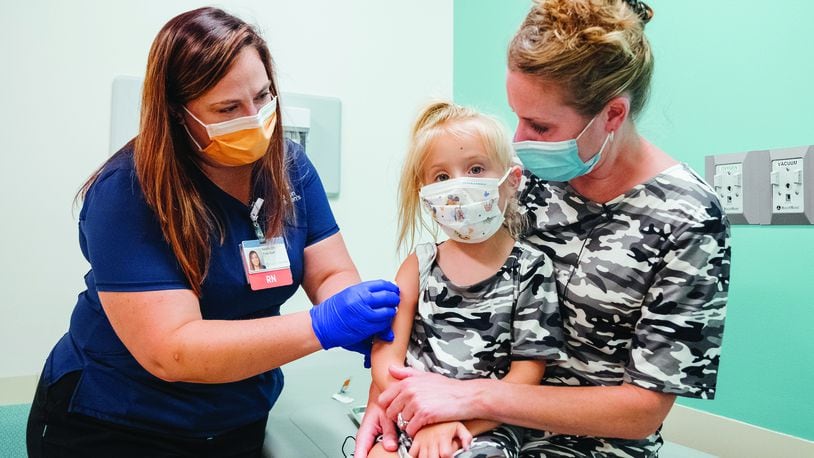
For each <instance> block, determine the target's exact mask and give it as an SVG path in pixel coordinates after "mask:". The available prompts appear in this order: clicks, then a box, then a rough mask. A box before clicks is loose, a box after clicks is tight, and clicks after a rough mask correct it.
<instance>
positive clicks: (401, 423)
mask: <svg viewBox="0 0 814 458" xmlns="http://www.w3.org/2000/svg"><path fill="white" fill-rule="evenodd" d="M408 424H410V422H409V421H408V420H405V419H404V417H402V416H401V412H399V414H398V416H397V417H396V425H397V426H398V427H399V429H401V430H403V429H404V428H406V427H407V425H408Z"/></svg>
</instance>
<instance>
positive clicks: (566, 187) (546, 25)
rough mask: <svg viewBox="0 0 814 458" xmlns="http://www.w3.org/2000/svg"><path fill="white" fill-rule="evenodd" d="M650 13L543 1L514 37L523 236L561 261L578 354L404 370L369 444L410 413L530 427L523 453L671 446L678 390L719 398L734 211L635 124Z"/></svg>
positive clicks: (414, 425)
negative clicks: (461, 375) (522, 373)
mask: <svg viewBox="0 0 814 458" xmlns="http://www.w3.org/2000/svg"><path fill="white" fill-rule="evenodd" d="M652 17H653V10H652V9H651V8H650V7H649V6H647V5H646V4H644V3H642V2H640V1H636V0H538V1H535V2H534V5H533V6H532V8H531V11H530V12H529V13H528V15H527V16H526V18H525V20H524V22H523V24H522V25H521V27H520V30H519V31H518V32H517V33H516V35H515V37H514V39H513V40H512V42H511V45H510V46H509V51H508V75H507V79H506V89H507V92H508V99H509V104H510V105H511V107H512V109H513V111H514V112H515V114H516V115H517V118H518V126H517V130H516V132H515V135H514V140H515V145H514V147H515V151H516V153H517V155H518V157H519V159H520V160H521V161H522V162H523V164H524V165H525V167H526V169H527V172H528V173H527V181H526V183H525V188H524V189H522V190H521V195H520V205H521V210H520V211H521V212H525V214H527V215H528V217H529V224H530V227H531V228H532V229H531V230H530V231H529V232H528V234H527V235H526V237H525V240H526V241H527V242H529V243H531V244H532V245H535V246H537V247H538V248H539V249H540V250H541V251H543V252H544V253H546V254H547V255H548V256H549V257H551V259H552V260H553V262H554V274H555V278H556V284H557V291H558V296H559V300H560V314H561V316H562V319H563V327H564V330H565V341H566V342H565V343H566V345H565V351H566V353H567V355H568V358H567V360H565V361H561V362H553V363H552V364H550V365H549V367H548V368H547V370H546V373H545V376H544V379H543V380H542V382H541V384H540V385H539V386H531V385H519V384H512V383H506V382H504V381H501V380H482V379H481V380H467V381H461V380H451V379H447V378H445V377H441V376H438V375H436V374H427V373H421V372H418V371H415V370H412V369H409V368H391V370H390V373H391V375H392V376H393V377H394V378H396V379H398V380H399V381H398V382H395V383H392V384H390V385H389V387H388V388H387V389H386V390H385V391H384V392H383V393H381V394H380V395H379V396H376V397H375V398H374V399H373V400H372V401H370V403H369V407H368V412H367V413H366V416H365V420H366V421H365V424H364V425H363V426H362V430H361V431H360V434H359V436H358V437H359V439H360V440H359V443H358V448H357V452H359V454H358V455H357V456H364V452H365V450H366V447H367V446H368V444H367V443H368V441H369V440H370V439H369V438H370V437H371V436H372V434H371V433H373V432H382V433H383V434H384V446H385V448H387V447H389V446H392V435H391V434H390V431H391V426H390V421H392V420H394V419H396V418H397V417H399V418H401V420H402V422H401V424H402V426H403V427H404V429H405V430H406V432H407V433H408V434H413V433H414V432H415V431H418V430H419V429H421V428H422V427H423V426H424V425H427V424H434V423H438V422H445V421H453V420H459V421H460V420H469V419H486V420H491V421H495V422H501V423H506V424H512V425H519V426H523V427H525V428H527V429H526V432H525V434H524V445H523V447H522V450H521V453H520V456H522V457H537V456H548V457H551V456H569V457H571V456H626V457H628V456H635V457H649V456H657V455H658V451H659V448H660V447H661V444H662V439H661V436H660V434H659V430H660V429H661V424H662V422H663V421H664V418H665V417H666V416H667V414H668V412H669V411H670V408H671V407H672V405H673V402H674V401H675V397H676V396H687V397H694V398H702V399H711V398H713V397H714V396H715V386H716V379H717V372H718V363H719V354H720V345H721V337H722V333H723V323H724V316H725V308H726V300H727V291H728V285H729V260H730V248H729V240H728V239H729V223H728V221H727V219H726V216H725V215H724V212H723V210H722V207H721V205H720V203H719V202H718V199H717V198H716V196H715V194H714V193H713V191H712V190H711V189H710V188H709V186H708V185H707V184H706V183H705V182H704V181H703V180H702V179H701V178H699V177H698V175H697V174H696V173H695V172H694V171H692V170H691V169H690V168H689V167H688V166H687V165H686V164H682V163H680V162H678V161H676V160H675V159H673V158H672V157H670V156H669V155H668V154H667V153H665V152H664V151H662V150H660V149H659V148H658V147H656V146H655V145H653V144H651V143H650V142H648V141H647V140H646V139H645V138H643V137H642V136H641V135H640V134H639V133H638V132H637V130H636V123H635V119H636V117H637V116H638V115H639V113H640V112H641V110H642V108H643V107H644V105H645V102H646V100H647V95H648V91H649V88H650V80H651V75H652V73H653V56H652V53H651V49H650V44H649V42H648V40H647V38H646V37H645V35H644V28H645V25H646V24H647V22H648V21H649V20H650V19H651V18H652ZM372 394H373V395H376V394H378V393H372ZM456 456H459V457H463V456H469V455H467V453H466V452H463V453H461V454H460V455H456Z"/></svg>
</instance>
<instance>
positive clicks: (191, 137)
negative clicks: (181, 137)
mask: <svg viewBox="0 0 814 458" xmlns="http://www.w3.org/2000/svg"><path fill="white" fill-rule="evenodd" d="M190 116H192V117H193V118H194V117H195V116H194V115H192V113H190ZM182 125H183V126H184V130H185V131H187V135H189V139H190V140H192V143H194V144H195V147H196V148H198V151H201V152H203V148H201V145H199V144H198V142H197V141H195V137H193V136H192V132H190V131H189V127H187V123H183V124H182Z"/></svg>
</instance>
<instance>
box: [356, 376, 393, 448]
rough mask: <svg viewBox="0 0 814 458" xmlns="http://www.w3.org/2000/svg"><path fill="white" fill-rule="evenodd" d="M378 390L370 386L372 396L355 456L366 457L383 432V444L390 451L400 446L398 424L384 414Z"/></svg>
mask: <svg viewBox="0 0 814 458" xmlns="http://www.w3.org/2000/svg"><path fill="white" fill-rule="evenodd" d="M377 393H378V391H377V390H376V388H375V387H374V386H371V388H370V396H369V399H368V403H367V408H365V416H364V417H362V424H361V425H359V431H358V432H357V433H356V450H355V451H354V452H353V456H354V457H359V458H364V457H366V456H367V455H368V453H370V449H371V448H373V445H375V443H376V437H377V436H379V435H380V434H381V436H382V442H381V443H382V446H383V447H384V449H385V450H387V451H388V452H395V451H396V449H397V448H398V442H397V440H396V424H395V423H393V422H392V421H391V420H390V419H389V418H387V417H386V416H385V415H384V409H382V408H381V406H379V404H378V403H377V402H376V394H377Z"/></svg>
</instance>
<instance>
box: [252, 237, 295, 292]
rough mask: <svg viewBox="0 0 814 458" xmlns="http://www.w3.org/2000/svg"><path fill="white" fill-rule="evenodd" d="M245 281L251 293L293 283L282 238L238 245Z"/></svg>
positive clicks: (289, 263)
mask: <svg viewBox="0 0 814 458" xmlns="http://www.w3.org/2000/svg"><path fill="white" fill-rule="evenodd" d="M240 252H241V255H242V256H241V257H242V258H243V269H244V270H245V271H246V281H247V282H248V283H249V286H250V287H251V289H252V291H258V290H261V289H268V288H276V287H278V286H288V285H290V284H292V283H294V280H293V278H292V276H291V262H290V261H289V260H288V252H287V251H286V249H285V240H283V238H282V237H275V238H273V239H267V240H266V241H264V242H261V241H260V240H246V241H243V242H241V243H240Z"/></svg>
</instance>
